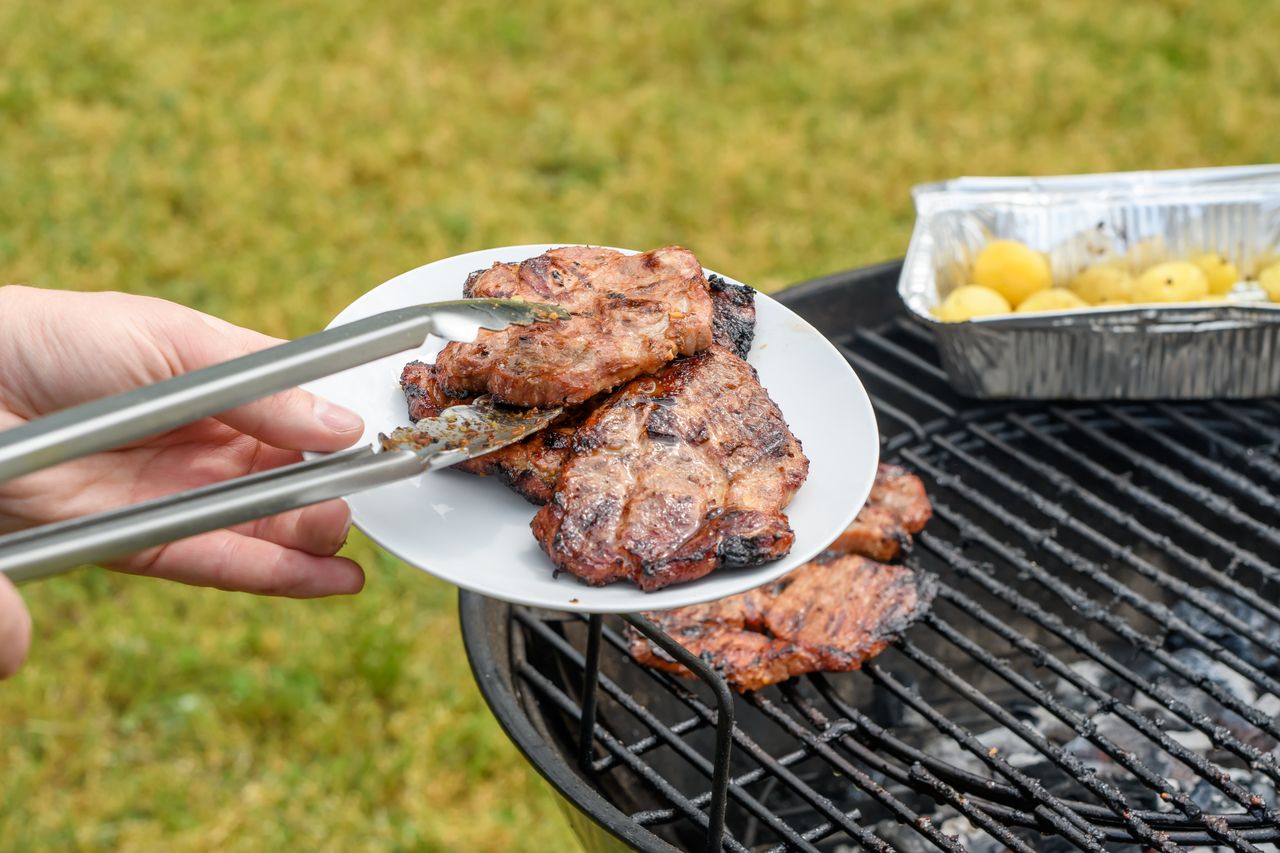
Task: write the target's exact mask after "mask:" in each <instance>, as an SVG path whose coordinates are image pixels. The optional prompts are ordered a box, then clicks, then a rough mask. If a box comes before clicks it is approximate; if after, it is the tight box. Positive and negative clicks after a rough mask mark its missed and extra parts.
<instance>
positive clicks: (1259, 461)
mask: <svg viewBox="0 0 1280 853" xmlns="http://www.w3.org/2000/svg"><path fill="white" fill-rule="evenodd" d="M1157 408H1158V410H1159V411H1160V412H1161V413H1162V414H1164V415H1167V416H1168V417H1169V418H1171V419H1173V420H1175V421H1177V422H1178V423H1179V424H1180V425H1181V426H1184V427H1186V428H1187V429H1189V430H1190V431H1192V432H1194V433H1195V434H1196V435H1199V436H1201V437H1203V438H1206V439H1208V440H1209V441H1211V442H1213V443H1214V444H1216V445H1217V446H1218V447H1221V448H1222V449H1223V450H1224V451H1225V452H1226V453H1227V454H1228V455H1230V456H1234V457H1235V458H1237V459H1239V460H1240V461H1241V462H1243V463H1244V464H1246V465H1248V466H1249V467H1251V468H1256V469H1257V470H1259V471H1261V472H1262V473H1264V474H1266V475H1267V476H1269V477H1271V478H1272V479H1273V480H1277V481H1280V466H1277V465H1276V463H1275V460H1273V459H1270V458H1268V457H1266V456H1259V455H1258V454H1257V453H1255V452H1253V451H1251V450H1250V449H1249V448H1247V447H1245V446H1244V445H1243V444H1240V443H1239V442H1238V441H1233V440H1232V439H1230V438H1227V437H1226V436H1225V435H1223V434H1222V433H1220V432H1218V431H1217V430H1214V429H1210V428H1209V427H1208V426H1206V425H1204V424H1202V423H1198V422H1197V421H1194V420H1192V419H1191V418H1189V417H1187V416H1186V415H1185V414H1183V413H1182V412H1180V411H1178V410H1177V409H1175V408H1173V407H1172V406H1169V405H1160V406H1158V407H1157Z"/></svg>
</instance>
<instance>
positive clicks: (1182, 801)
mask: <svg viewBox="0 0 1280 853" xmlns="http://www.w3.org/2000/svg"><path fill="white" fill-rule="evenodd" d="M925 621H926V622H927V624H928V625H929V626H930V627H931V628H933V629H934V630H935V631H937V632H938V633H939V634H941V635H942V636H943V637H945V638H947V639H948V640H949V641H951V643H953V644H954V645H955V646H957V647H958V648H960V649H962V650H963V651H964V652H965V653H966V654H968V655H969V656H970V657H972V658H973V659H974V660H976V661H978V662H979V663H981V664H982V665H983V666H985V667H986V668H987V669H988V670H990V671H991V672H994V673H996V674H997V675H999V676H1000V677H1001V678H1003V679H1004V680H1005V681H1006V682H1008V683H1009V684H1011V685H1013V686H1014V687H1016V688H1017V689H1018V690H1019V691H1020V692H1021V693H1022V694H1023V695H1024V696H1027V697H1029V698H1031V699H1034V700H1036V701H1037V702H1039V703H1040V704H1041V706H1042V707H1044V708H1045V709H1046V710H1048V711H1049V712H1050V713H1051V714H1053V715H1054V716H1056V717H1057V718H1058V719H1059V720H1061V721H1062V722H1064V723H1066V724H1067V725H1068V726H1070V727H1071V728H1072V730H1073V731H1075V732H1076V733H1077V734H1079V735H1081V736H1083V737H1084V738H1086V739H1088V740H1089V741H1090V742H1091V743H1093V744H1094V745H1095V746H1097V747H1098V748H1099V749H1101V750H1102V751H1103V752H1105V753H1106V754H1107V755H1109V756H1111V758H1112V760H1114V761H1115V762H1116V763H1117V764H1119V765H1120V766H1122V767H1124V768H1125V769H1126V770H1128V771H1129V772H1130V773H1132V774H1133V775H1134V776H1135V777H1137V778H1138V779H1140V780H1141V781H1142V783H1143V784H1144V785H1146V786H1147V787H1148V788H1150V789H1151V790H1152V791H1153V792H1155V793H1157V794H1158V795H1160V796H1161V798H1162V799H1166V800H1169V801H1172V802H1173V804H1174V805H1175V806H1176V807H1177V808H1178V809H1179V810H1180V811H1182V812H1183V813H1184V814H1185V815H1187V817H1189V818H1191V819H1193V820H1201V821H1203V820H1204V818H1205V814H1204V811H1203V810H1202V809H1201V808H1200V807H1199V806H1197V805H1196V804H1195V803H1194V802H1192V801H1191V798H1190V797H1188V796H1187V795H1186V794H1185V793H1182V792H1180V791H1176V789H1175V788H1174V787H1173V786H1172V785H1170V784H1169V781H1168V780H1167V779H1165V778H1164V777H1163V776H1162V775H1161V774H1159V773H1156V772H1155V771H1153V770H1151V769H1150V768H1149V767H1147V766H1146V765H1145V764H1143V763H1142V762H1141V761H1139V760H1138V758H1137V757H1136V756H1135V755H1134V754H1133V753H1132V752H1131V751H1129V750H1125V749H1123V748H1121V747H1120V746H1119V745H1117V744H1116V743H1115V742H1114V741H1113V740H1111V739H1110V738H1108V737H1106V736H1105V735H1103V734H1101V733H1100V732H1099V731H1098V730H1097V726H1096V724H1095V723H1094V722H1093V720H1092V718H1090V717H1085V716H1084V715H1082V714H1079V713H1077V712H1075V711H1072V710H1071V709H1069V708H1067V707H1065V706H1064V705H1063V704H1062V703H1061V702H1059V701H1058V700H1057V699H1056V698H1054V697H1053V696H1051V695H1049V694H1048V693H1046V692H1045V691H1044V690H1040V689H1038V688H1036V687H1035V685H1033V684H1032V683H1031V682H1029V681H1027V679H1026V678H1024V677H1023V676H1021V675H1019V674H1018V673H1016V672H1014V671H1013V670H1012V669H1011V668H1010V667H1009V665H1008V664H1006V663H1004V662H1003V661H1001V660H1000V659H999V658H998V657H996V656H995V655H993V654H991V652H988V651H986V650H985V649H982V648H979V647H978V645H977V644H976V643H974V642H973V641H972V640H969V639H968V638H967V637H964V636H963V635H961V634H960V632H958V631H956V630H955V629H954V628H953V627H951V626H950V625H949V624H947V623H946V622H945V621H943V620H942V619H939V618H937V616H935V615H934V614H929V615H927V616H926V617H925ZM1098 713H1106V712H1105V711H1103V710H1102V709H1098ZM1010 717H1011V718H1012V719H1016V717H1012V715H1010ZM1028 730H1031V729H1029V728H1028ZM1019 736H1022V735H1021V732H1019ZM1045 742H1046V743H1047V742H1048V741H1047V740H1046V741H1045ZM1184 752H1185V750H1184ZM1064 754H1065V753H1064ZM1086 767H1087V765H1086ZM1205 778H1206V780H1207V781H1209V782H1210V783H1211V784H1214V785H1215V786H1217V787H1218V789H1219V790H1221V791H1223V792H1224V793H1226V794H1228V795H1231V794H1232V793H1233V791H1237V792H1239V795H1240V798H1239V802H1240V804H1241V805H1244V806H1246V807H1248V805H1249V795H1248V794H1247V792H1245V791H1244V790H1243V789H1241V788H1239V787H1238V786H1234V787H1233V786H1232V783H1231V777H1230V776H1228V775H1227V774H1226V772H1225V771H1222V770H1221V769H1219V771H1218V772H1217V773H1216V774H1214V773H1212V772H1211V771H1210V773H1209V775H1206V776H1205ZM1171 792H1173V793H1171ZM1205 826H1206V828H1207V829H1208V830H1209V831H1210V833H1212V834H1213V835H1214V836H1215V837H1217V838H1218V840H1220V841H1222V842H1224V843H1226V844H1230V845H1231V846H1232V847H1233V848H1235V849H1236V850H1249V851H1255V853H1256V851H1257V848H1255V847H1254V846H1253V845H1252V844H1249V843H1248V842H1247V841H1244V840H1243V839H1241V838H1240V837H1239V836H1238V835H1237V834H1236V833H1235V832H1234V831H1232V830H1231V829H1230V827H1218V826H1215V825H1214V824H1212V823H1210V822H1206V823H1205Z"/></svg>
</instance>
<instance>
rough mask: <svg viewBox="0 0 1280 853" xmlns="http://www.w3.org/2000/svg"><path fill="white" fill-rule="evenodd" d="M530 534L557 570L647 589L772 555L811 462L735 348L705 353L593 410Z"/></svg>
mask: <svg viewBox="0 0 1280 853" xmlns="http://www.w3.org/2000/svg"><path fill="white" fill-rule="evenodd" d="M572 450H573V455H572V457H571V458H570V459H569V461H568V463H567V464H566V465H565V467H564V470H563V471H562V472H561V475H560V479H559V481H558V482H557V484H556V488H555V493H554V495H553V496H552V499H551V501H550V503H548V504H547V505H546V506H544V507H543V508H542V509H541V510H539V511H538V514H537V515H536V516H535V517H534V519H533V523H532V527H533V532H534V536H535V537H536V538H537V540H538V542H539V543H540V544H541V545H542V548H543V550H544V551H546V552H547V555H548V556H550V558H551V561H552V562H553V563H555V565H556V567H557V569H559V570H563V571H567V572H571V573H572V574H574V575H577V576H578V577H579V578H581V579H583V580H584V581H586V582H587V583H589V584H592V585H597V586H598V585H603V584H607V583H612V582H614V581H618V580H623V579H631V580H632V581H634V582H635V583H636V584H637V585H638V586H639V587H640V588H641V589H643V590H645V591H646V592H648V591H653V590H656V589H661V588H662V587H665V586H667V585H669V584H672V583H677V582H681V581H689V580H694V579H697V578H700V577H702V576H704V575H706V574H707V573H709V572H711V571H714V570H715V569H717V568H720V567H722V566H728V567H739V566H751V565H756V564H758V563H763V562H766V561H768V560H773V559H777V558H778V557H781V556H783V555H784V554H786V553H787V552H788V551H789V550H790V549H791V544H792V541H793V540H794V538H795V536H794V534H793V533H792V531H791V527H790V525H789V524H788V523H787V518H786V516H785V515H783V513H782V509H783V507H785V506H786V505H787V504H788V503H789V502H790V500H791V498H792V496H793V495H794V494H795V492H796V490H797V489H799V488H800V485H801V484H802V483H803V482H804V480H805V477H806V476H807V475H808V468H809V461H808V459H806V458H805V456H804V454H803V453H802V452H801V448H800V442H799V441H798V440H796V438H795V436H793V435H792V434H791V431H790V430H789V429H788V428H787V425H786V422H785V421H784V420H783V419H782V413H781V412H779V411H778V407H777V406H776V405H774V403H773V401H772V400H770V399H769V395H768V394H767V393H766V392H765V390H764V389H763V388H762V387H760V383H759V382H758V381H757V380H756V375H755V370H753V369H752V367H751V366H750V365H749V364H747V363H746V362H745V361H743V360H742V359H740V358H738V357H737V356H736V355H734V354H733V353H732V352H730V351H728V350H726V349H723V348H721V347H718V346H712V347H711V348H710V349H707V350H705V351H703V352H701V353H698V354H697V355H694V356H690V357H689V358H684V359H680V360H679V361H677V362H675V363H673V364H671V365H668V366H667V367H665V368H663V369H662V370H661V371H659V372H658V373H657V374H655V375H654V376H648V377H643V378H640V379H636V380H633V381H632V382H630V383H629V384H627V385H626V386H625V387H624V388H622V389H620V390H619V391H618V392H616V393H615V394H614V395H613V396H612V397H610V398H609V400H608V401H607V402H605V403H604V404H602V405H601V406H600V407H599V408H597V409H596V410H595V411H593V412H592V413H591V415H590V416H589V417H588V418H587V419H586V421H585V422H584V423H583V424H582V426H580V427H579V428H578V430H577V432H576V433H575V435H574V438H573V447H572Z"/></svg>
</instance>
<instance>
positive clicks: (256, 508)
mask: <svg viewBox="0 0 1280 853" xmlns="http://www.w3.org/2000/svg"><path fill="white" fill-rule="evenodd" d="M436 455H437V454H435V453H432V452H429V451H425V450H420V451H414V450H408V449H401V450H389V451H384V452H380V453H378V452H375V451H374V449H373V448H372V447H361V448H356V449H353V450H344V451H340V452H338V453H332V454H329V455H327V456H321V457H318V458H316V459H312V460H310V461H307V462H299V463H296V464H294V465H286V466H283V467H281V468H273V469H271V470H270V471H263V472H260V473H258V474H252V475H250V476H247V477H240V478H238V479H235V480H229V481H226V482H222V483H214V484H212V485H208V486H204V487H202V488H199V489H192V490H190V491H186V492H180V493H178V494H175V495H168V496H165V497H161V498H156V499H154V500H150V501H144V502H142V503H139V504H133V505H131V506H126V507H122V508H120V509H115V510H110V511H108V512H103V513H98V514H96V515H90V516H85V517H82V518H74V519H70V520H68V521H63V522H58V523H55V524H47V525H43V526H41V527H35V528H32V529H29V530H23V531H19V532H18V533H11V534H9V535H7V536H0V574H4V575H7V576H8V578H9V579H10V580H11V581H14V582H15V583H19V582H23V581H32V580H37V579H39V578H45V577H49V576H51V575H55V574H60V573H62V572H65V571H67V570H69V569H73V568H75V567H76V566H79V565H82V564H84V563H89V562H103V561H106V560H111V559H113V558H115V557H120V556H123V555H125V554H131V553H133V552H135V551H141V550H143V549H145V548H151V547H154V546H156V545H162V544H164V543H166V542H173V541H175V540H177V539H184V538H186V537H188V536H195V535H196V534H198V533H205V532H207V531H210V530H217V529H219V528H223V527H230V526H232V525H236V524H242V523H243V522H246V521H252V520H253V519H255V518H263V517H265V516H268V515H275V514H276V513H280V512H285V511H287V510H291V509H297V508H299V507H303V506H308V505H310V504H314V503H320V502H321V501H327V500H330V499H332V498H336V497H341V496H343V495H349V494H351V493H353V492H359V491H363V490H364V489H369V488H372V487H374V486H380V485H382V484H384V483H389V482H392V481H395V480H401V479H404V478H406V477H412V476H413V475H415V474H419V473H422V472H423V471H425V470H427V469H428V468H432V467H437V466H435V465H433V464H432V461H433V458H434V457H435V456H436ZM443 455H445V456H448V455H449V454H443Z"/></svg>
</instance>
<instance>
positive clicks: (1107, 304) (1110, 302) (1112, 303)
mask: <svg viewBox="0 0 1280 853" xmlns="http://www.w3.org/2000/svg"><path fill="white" fill-rule="evenodd" d="M1130 304H1132V303H1130V302H1129V300H1128V299H1104V300H1102V301H1101V302H1095V303H1093V307H1094V308H1115V307H1116V306H1117V305H1130Z"/></svg>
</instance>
